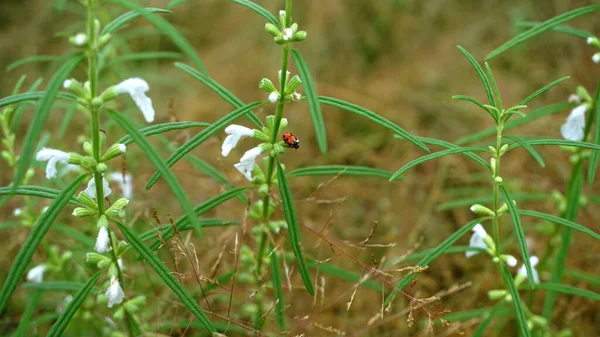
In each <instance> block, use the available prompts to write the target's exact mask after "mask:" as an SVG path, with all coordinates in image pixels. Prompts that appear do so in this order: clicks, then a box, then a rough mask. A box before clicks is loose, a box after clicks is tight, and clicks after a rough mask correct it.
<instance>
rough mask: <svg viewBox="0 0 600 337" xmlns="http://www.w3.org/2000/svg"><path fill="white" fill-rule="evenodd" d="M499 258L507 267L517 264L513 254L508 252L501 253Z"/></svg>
mask: <svg viewBox="0 0 600 337" xmlns="http://www.w3.org/2000/svg"><path fill="white" fill-rule="evenodd" d="M500 260H502V262H504V263H506V265H507V266H509V267H514V266H516V265H517V259H515V257H514V256H512V255H509V254H501V255H500Z"/></svg>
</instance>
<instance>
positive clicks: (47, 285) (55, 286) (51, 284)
mask: <svg viewBox="0 0 600 337" xmlns="http://www.w3.org/2000/svg"><path fill="white" fill-rule="evenodd" d="M85 286H86V284H85V283H80V282H69V281H43V282H27V283H25V284H23V288H28V289H36V290H43V291H72V292H76V291H81V289H82V288H84V287H85ZM92 290H93V291H100V290H101V289H100V288H98V287H92Z"/></svg>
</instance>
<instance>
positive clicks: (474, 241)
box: [465, 224, 493, 258]
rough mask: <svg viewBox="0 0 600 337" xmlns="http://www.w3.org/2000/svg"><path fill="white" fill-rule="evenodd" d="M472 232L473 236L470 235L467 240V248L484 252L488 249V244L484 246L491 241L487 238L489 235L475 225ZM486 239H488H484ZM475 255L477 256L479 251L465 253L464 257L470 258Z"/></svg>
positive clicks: (479, 225) (481, 227)
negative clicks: (483, 250)
mask: <svg viewBox="0 0 600 337" xmlns="http://www.w3.org/2000/svg"><path fill="white" fill-rule="evenodd" d="M472 231H473V235H471V239H470V240H469V247H473V248H480V249H485V250H488V249H490V247H488V244H486V241H488V242H489V239H491V238H490V237H489V235H488V234H487V232H486V231H485V229H484V228H483V226H482V225H481V224H477V225H475V227H473V229H472ZM486 238H489V239H486ZM492 243H493V241H492ZM477 254H479V250H471V251H467V252H465V256H466V257H467V258H470V257H472V256H474V255H477Z"/></svg>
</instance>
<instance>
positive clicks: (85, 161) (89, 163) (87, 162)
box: [69, 156, 98, 170]
mask: <svg viewBox="0 0 600 337" xmlns="http://www.w3.org/2000/svg"><path fill="white" fill-rule="evenodd" d="M69 164H75V163H72V162H71V161H69ZM97 164H98V163H96V160H94V158H92V157H89V156H86V157H82V158H81V161H80V162H79V165H81V166H82V167H84V168H86V169H90V170H91V169H93V168H96V165H97Z"/></svg>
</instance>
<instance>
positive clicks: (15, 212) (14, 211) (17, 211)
mask: <svg viewBox="0 0 600 337" xmlns="http://www.w3.org/2000/svg"><path fill="white" fill-rule="evenodd" d="M22 213H23V211H22V210H21V209H20V208H15V209H14V210H13V215H14V216H19V215H21V214H22Z"/></svg>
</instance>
